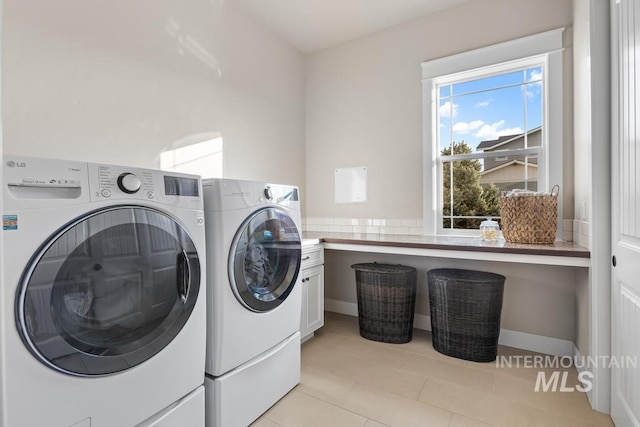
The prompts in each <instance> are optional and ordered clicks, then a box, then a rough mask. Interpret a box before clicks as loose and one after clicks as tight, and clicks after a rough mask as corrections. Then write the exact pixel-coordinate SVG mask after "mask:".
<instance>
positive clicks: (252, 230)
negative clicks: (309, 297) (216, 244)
mask: <svg viewBox="0 0 640 427" xmlns="http://www.w3.org/2000/svg"><path fill="white" fill-rule="evenodd" d="M301 249H302V245H301V240H300V232H299V231H298V228H297V227H296V225H295V223H294V222H293V220H292V219H291V217H290V216H289V215H288V214H287V213H286V212H285V211H283V210H281V209H278V208H266V209H263V210H260V211H257V212H255V213H254V214H253V215H251V216H250V217H249V218H248V219H247V220H246V221H245V222H244V223H243V224H242V226H241V227H240V229H239V230H238V233H237V234H236V236H235V238H234V240H233V243H232V245H231V253H230V256H229V276H230V281H231V288H232V289H233V292H234V294H235V295H236V298H237V299H238V301H240V303H241V304H242V305H244V306H245V307H246V308H248V309H250V310H252V311H258V312H265V311H269V310H273V309H274V308H276V307H277V306H279V305H280V304H282V302H283V301H284V300H286V299H287V296H289V293H290V292H291V290H292V289H293V287H294V286H295V283H296V279H297V278H298V272H299V271H300V258H301V254H302V252H301Z"/></svg>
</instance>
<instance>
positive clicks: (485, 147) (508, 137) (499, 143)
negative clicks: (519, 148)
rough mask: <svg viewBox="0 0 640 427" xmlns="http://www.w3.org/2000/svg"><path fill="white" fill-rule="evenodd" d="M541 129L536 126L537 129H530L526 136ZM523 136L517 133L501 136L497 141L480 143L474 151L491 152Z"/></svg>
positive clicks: (490, 140) (491, 140)
mask: <svg viewBox="0 0 640 427" xmlns="http://www.w3.org/2000/svg"><path fill="white" fill-rule="evenodd" d="M541 129H542V127H541V126H538V127H537V128H533V129H531V130H530V131H529V132H527V135H531V134H532V133H534V132H538V131H540V130H541ZM523 136H524V133H519V134H516V135H505V136H501V137H500V138H498V139H489V140H486V141H481V142H480V144H478V146H477V147H476V151H479V150H483V151H489V150H493V149H494V148H497V147H500V146H502V145H504V144H507V143H509V142H511V141H515V140H516V139H518V138H522V137H523Z"/></svg>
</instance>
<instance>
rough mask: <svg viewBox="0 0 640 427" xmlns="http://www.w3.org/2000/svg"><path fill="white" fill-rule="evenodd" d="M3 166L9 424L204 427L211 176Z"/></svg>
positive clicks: (5, 412)
mask: <svg viewBox="0 0 640 427" xmlns="http://www.w3.org/2000/svg"><path fill="white" fill-rule="evenodd" d="M3 162H4V165H3V173H4V181H3V189H2V192H3V195H2V197H3V212H2V216H3V231H2V233H3V237H4V242H3V247H2V251H1V256H2V257H3V263H4V269H3V271H2V273H1V276H0V277H1V280H2V291H1V292H2V294H1V300H0V301H1V302H0V337H1V338H0V370H1V371H0V379H1V381H2V387H1V388H0V405H1V407H0V426H2V427H23V426H24V427H33V426H52V427H67V426H74V427H113V426H123V427H124V426H136V425H139V426H157V427H159V426H166V427H169V426H178V425H179V426H183V425H184V426H186V425H188V426H202V425H203V424H204V387H203V383H204V375H203V370H204V358H205V337H206V334H205V328H206V301H205V291H206V286H205V282H204V279H205V263H204V262H203V261H202V260H204V258H205V235H204V216H203V210H202V208H203V204H202V187H201V181H200V178H199V177H197V176H193V175H184V174H177V173H165V172H160V171H153V170H146V169H137V168H129V167H118V166H110V165H101V164H91V163H89V164H88V163H82V162H74V161H63V160H51V159H38V158H28V157H17V156H6V157H5V158H4V159H3Z"/></svg>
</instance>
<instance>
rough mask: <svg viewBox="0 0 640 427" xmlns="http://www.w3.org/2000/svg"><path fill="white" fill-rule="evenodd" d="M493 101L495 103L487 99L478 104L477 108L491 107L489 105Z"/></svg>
mask: <svg viewBox="0 0 640 427" xmlns="http://www.w3.org/2000/svg"><path fill="white" fill-rule="evenodd" d="M491 101H493V99H487V100H486V101H481V102H476V108H482V107H487V106H489V104H491Z"/></svg>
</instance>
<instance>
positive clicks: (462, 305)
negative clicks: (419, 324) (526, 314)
mask: <svg viewBox="0 0 640 427" xmlns="http://www.w3.org/2000/svg"><path fill="white" fill-rule="evenodd" d="M427 279H428V282H429V304H430V305H431V309H430V311H431V332H432V341H433V348H435V349H436V350H437V351H438V352H440V353H443V354H446V355H448V356H452V357H457V358H459V359H465V360H471V361H474V362H491V361H493V360H495V359H496V356H497V350H498V337H499V336H500V315H501V312H502V295H503V292H504V281H505V277H504V276H501V275H499V274H494V273H486V272H483V271H472V270H461V269H450V268H441V269H436V270H431V271H429V272H428V273H427Z"/></svg>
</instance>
